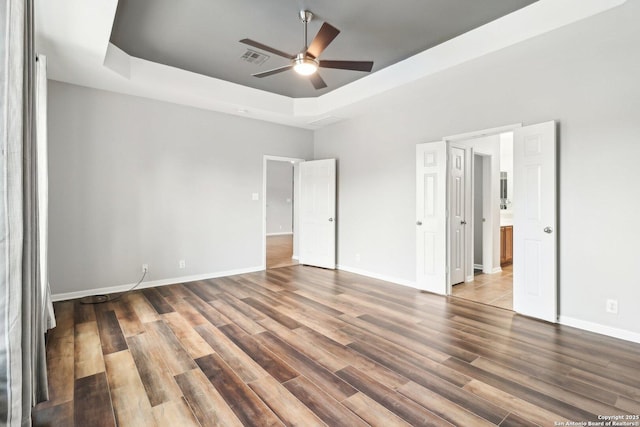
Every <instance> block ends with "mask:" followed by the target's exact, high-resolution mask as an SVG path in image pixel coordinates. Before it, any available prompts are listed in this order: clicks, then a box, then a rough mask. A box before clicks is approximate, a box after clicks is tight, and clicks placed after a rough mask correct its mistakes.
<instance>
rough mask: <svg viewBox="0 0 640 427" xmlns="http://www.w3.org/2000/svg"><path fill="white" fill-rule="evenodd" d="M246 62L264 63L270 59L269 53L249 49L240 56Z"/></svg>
mask: <svg viewBox="0 0 640 427" xmlns="http://www.w3.org/2000/svg"><path fill="white" fill-rule="evenodd" d="M240 59H242V60H243V61H245V62H249V63H251V64H255V65H262V64H264V63H265V62H266V60H267V59H269V55H265V54H264V53H260V52H256V51H255V50H251V49H247V51H246V52H245V53H244V55H242V57H240Z"/></svg>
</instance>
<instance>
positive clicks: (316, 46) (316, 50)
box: [240, 10, 373, 89]
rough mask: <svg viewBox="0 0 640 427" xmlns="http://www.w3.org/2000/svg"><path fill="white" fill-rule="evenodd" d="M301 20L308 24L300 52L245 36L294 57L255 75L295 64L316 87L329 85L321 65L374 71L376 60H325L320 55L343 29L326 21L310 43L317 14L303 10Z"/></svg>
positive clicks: (250, 42) (251, 42) (251, 43)
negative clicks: (310, 26)
mask: <svg viewBox="0 0 640 427" xmlns="http://www.w3.org/2000/svg"><path fill="white" fill-rule="evenodd" d="M298 16H299V17H300V20H301V21H302V23H303V24H304V48H303V49H302V51H300V53H298V54H297V55H291V54H288V53H286V52H283V51H281V50H278V49H274V48H272V47H270V46H267V45H265V44H262V43H260V42H257V41H254V40H251V39H242V40H240V43H244V44H247V45H249V46H253V47H255V48H258V49H261V50H265V51H267V52H271V53H273V54H275V55H278V56H282V57H284V58H287V59H289V60H290V61H291V63H290V64H289V65H285V66H284V67H279V68H275V69H273V70H268V71H263V72H261V73H256V74H253V76H254V77H260V78H262V77H268V76H272V75H274V74H278V73H282V72H283V71H287V70H289V69H291V68H293V70H294V71H295V72H297V73H298V74H301V75H303V76H309V79H310V80H311V83H312V84H313V87H315V88H316V89H322V88H325V87H327V84H326V83H325V82H324V80H322V77H320V75H319V74H318V73H317V71H318V68H337V69H340V70H353V71H365V72H370V71H371V69H372V68H373V61H335V60H323V59H318V57H319V56H320V54H321V53H322V52H323V51H324V50H325V49H326V48H327V46H329V44H330V43H331V42H332V41H333V39H335V38H336V37H337V35H338V34H340V30H338V29H337V28H336V27H334V26H332V25H331V24H329V23H327V22H324V23H323V24H322V27H321V28H320V31H318V34H316V36H315V38H314V39H313V41H312V42H311V45H309V44H307V24H308V23H309V21H311V18H313V14H312V13H311V12H309V11H308V10H302V11H300V14H299V15H298Z"/></svg>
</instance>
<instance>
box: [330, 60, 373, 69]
mask: <svg viewBox="0 0 640 427" xmlns="http://www.w3.org/2000/svg"><path fill="white" fill-rule="evenodd" d="M320 67H322V68H338V69H340V70H353V71H366V72H370V71H371V69H372V68H373V61H333V60H320Z"/></svg>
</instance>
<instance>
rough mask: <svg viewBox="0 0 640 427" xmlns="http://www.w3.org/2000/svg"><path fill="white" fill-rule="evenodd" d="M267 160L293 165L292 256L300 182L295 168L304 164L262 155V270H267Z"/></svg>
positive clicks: (294, 253)
mask: <svg viewBox="0 0 640 427" xmlns="http://www.w3.org/2000/svg"><path fill="white" fill-rule="evenodd" d="M269 160H272V161H276V162H289V163H293V165H294V168H293V247H294V249H293V255H294V257H295V256H296V250H297V246H298V245H297V244H296V240H297V237H296V236H297V235H298V233H297V230H296V228H297V226H298V210H299V209H296V207H297V206H296V205H297V203H298V200H300V197H299V194H298V191H299V188H298V182H299V181H300V177H298V176H297V174H298V168H297V167H296V166H297V164H298V163H300V162H304V161H305V159H299V158H296V157H281V156H270V155H264V156H262V267H261V268H262V270H266V269H267V163H268V161H269Z"/></svg>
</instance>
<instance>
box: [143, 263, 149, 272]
mask: <svg viewBox="0 0 640 427" xmlns="http://www.w3.org/2000/svg"><path fill="white" fill-rule="evenodd" d="M142 272H143V273H148V272H149V264H142Z"/></svg>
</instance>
